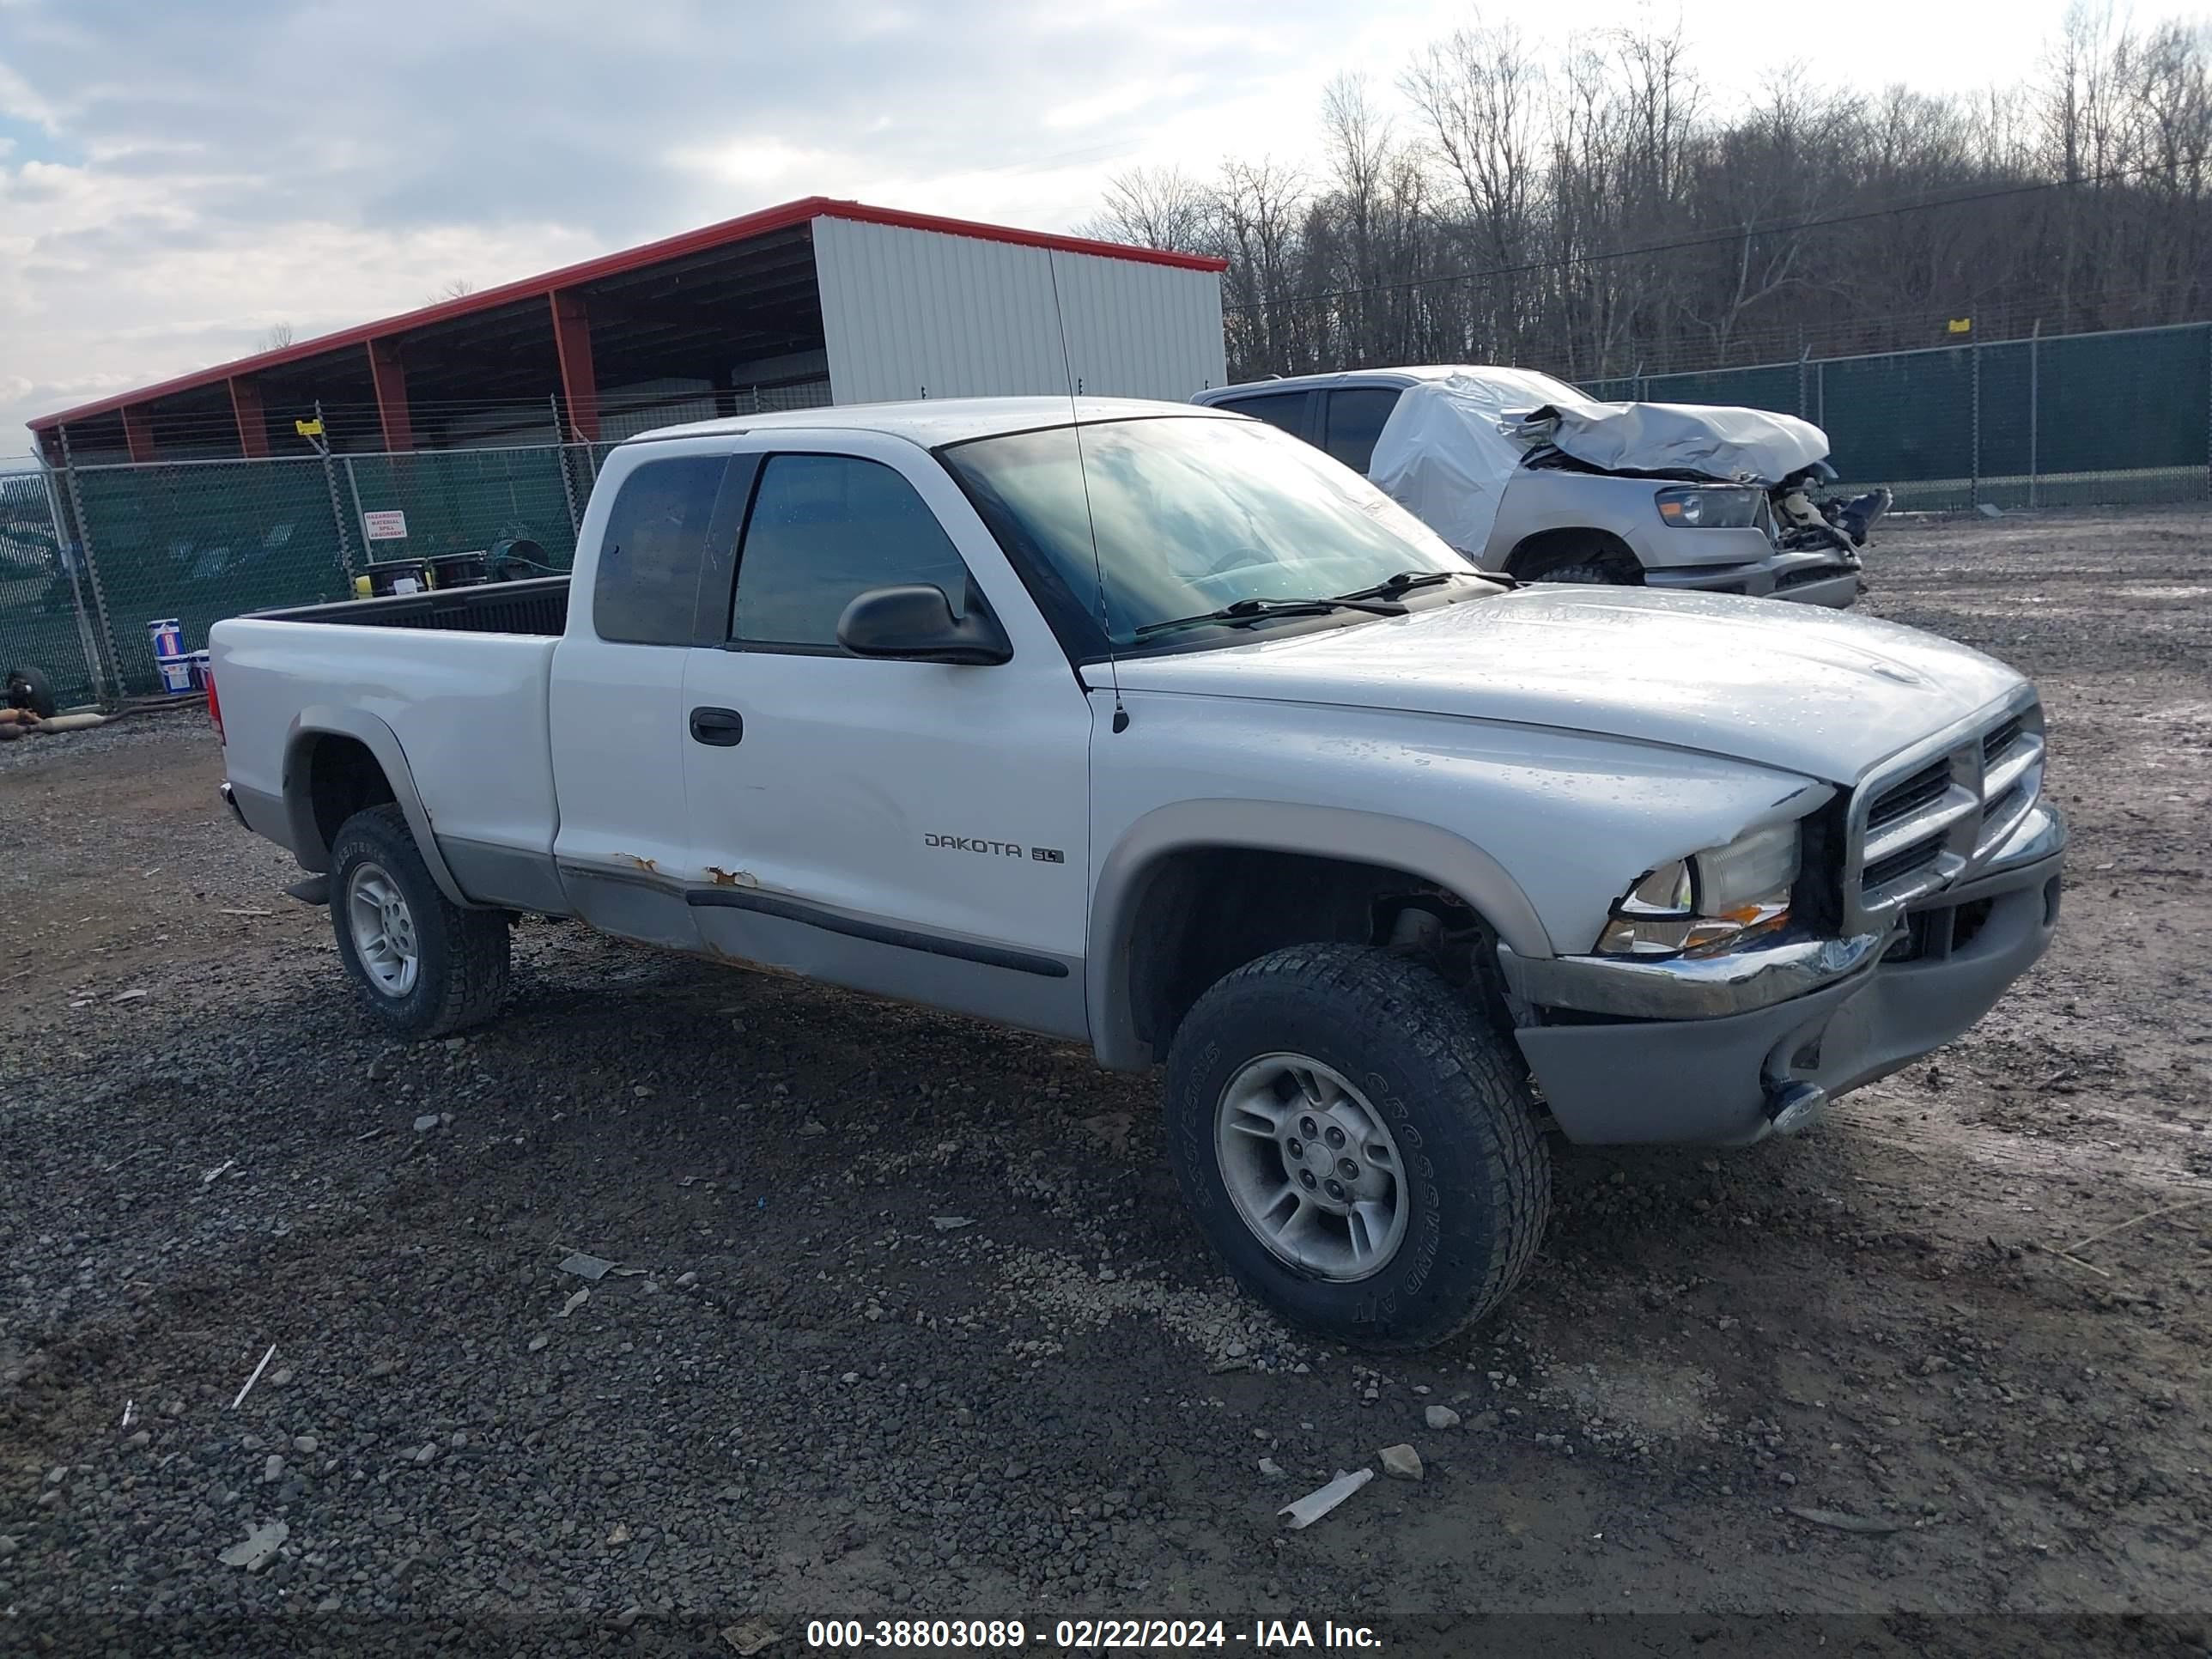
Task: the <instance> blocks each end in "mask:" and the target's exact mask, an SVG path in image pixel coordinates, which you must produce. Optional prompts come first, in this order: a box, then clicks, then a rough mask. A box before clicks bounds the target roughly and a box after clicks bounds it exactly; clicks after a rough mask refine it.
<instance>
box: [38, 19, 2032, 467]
mask: <svg viewBox="0 0 2212 1659" xmlns="http://www.w3.org/2000/svg"><path fill="white" fill-rule="evenodd" d="M2062 4H2063V0H2009V3H1999V0H1854V3H1853V4H1851V5H1850V6H1838V7H1820V8H1815V9H1811V10H1806V9H1796V8H1786V7H1782V6H1778V5H1776V4H1774V3H1772V0H1681V3H1680V8H1679V15H1680V17H1681V19H1682V21H1683V24H1684V26H1685V27H1686V32H1687V33H1688V34H1689V35H1690V37H1691V39H1692V43H1693V44H1694V46H1696V48H1697V67H1698V70H1699V75H1700V76H1701V77H1702V79H1703V80H1704V81H1705V82H1706V84H1707V85H1708V86H1709V87H1710V88H1712V89H1713V91H1714V93H1715V94H1717V95H1720V96H1726V95H1729V94H1730V93H1735V92H1743V91H1748V90H1750V89H1752V88H1755V87H1756V85H1757V84H1758V83H1759V80H1760V79H1761V78H1762V76H1764V75H1765V73H1766V72H1768V71H1770V70H1772V69H1773V68H1775V67H1776V66H1778V65H1779V64H1784V63H1787V62H1790V61H1791V60H1792V59H1799V60H1804V61H1807V62H1808V63H1809V64H1811V65H1812V66H1813V68H1814V71H1815V72H1816V73H1818V74H1820V75H1832V76H1851V75H1854V74H1857V75H1862V76H1864V77H1865V78H1866V79H1867V80H1868V81H1869V82H1874V81H1883V80H1902V81H1905V82H1909V83H1911V84H1913V85H1916V86H1919V87H1923V88H1929V89H1940V88H1956V87H1968V86H1980V85H1984V84H1987V83H1990V82H2007V81H2014V80H2017V79H2020V78H2022V77H2024V76H2027V75H2028V74H2030V73H2032V72H2033V69H2034V67H2035V64H2036V60H2037V55H2038V52H2039V49H2040V46H2041V43H2042V41H2043V40H2044V39H2045V37H2046V36H2047V34H2048V33H2049V32H2050V30H2051V27H2053V26H2055V24H2056V22H2057V17H2058V15H2059V12H2060V10H2061V9H2062ZM1649 7H1650V0H1575V3H1574V4H1572V5H1571V6H1559V7H1552V8H1532V7H1517V8H1513V9H1512V15H1514V16H1515V17H1516V20H1517V21H1519V23H1520V25H1521V27H1522V28H1523V29H1524V31H1526V32H1528V33H1531V34H1532V35H1533V36H1534V39H1535V40H1536V41H1537V43H1538V44H1539V45H1540V46H1548V45H1554V44H1557V43H1558V42H1559V40H1560V39H1561V37H1562V32H1563V31H1564V30H1565V28H1566V27H1574V28H1577V29H1597V28H1602V27H1608V26H1613V25H1618V24H1623V23H1627V22H1631V21H1633V20H1634V19H1635V18H1637V17H1638V15H1641V14H1642V12H1643V11H1644V10H1646V9H1649ZM1493 9H1494V10H1495V11H1496V12H1497V13H1498V15H1505V14H1506V10H1507V9H1506V8H1504V7H1494V8H1493ZM1568 13H1571V14H1572V15H1571V20H1569V19H1565V14H1568ZM1475 15H1476V13H1475V9H1474V8H1473V7H1472V6H1470V5H1468V4H1467V3H1465V0H1457V3H1446V0H1073V3H1069V0H1027V3H1012V0H805V3H803V4H799V3H793V0H719V3H717V0H620V3H605V0H600V3H586V0H0V456H4V455H6V454H9V453H14V452H21V451H25V450H27V449H28V448H29V447H30V446H29V441H28V435H27V434H26V433H25V432H24V431H23V430H22V424H21V423H22V422H24V421H25V420H26V419H27V418H28V417H29V416H33V415H36V414H44V413H49V412H52V411H53V410H58V409H62V408H66V407H68V406H70V405H71V404H77V403H81V402H84V401H86V400H88V399H89V398H95V397H99V396H101V395H104V394H106V393H108V392H114V391H119V390H123V389H125V388H127V387H129V386H134V385H138V384H142V383H143V382H146V381H149V380H156V379H161V378H163V377H166V376H168V375H172V374H180V373H183V372H185V371H186V370H189V369H191V368H198V367H201V366H203V365H205V364H209V363H214V362H223V361H225V360H228V359H229V358H232V357H236V356H242V355H244V354H245V353H246V352H248V351H250V350H251V349H253V345H254V342H255V341H256V339H257V338H258V337H259V336H261V334H262V333H263V332H264V331H265V330H266V329H268V328H269V327H270V325H274V324H276V323H280V322H282V323H288V324H289V325H291V326H292V327H293V328H294V329H295V331H296V332H297V335H298V337H301V338H302V339H304V338H306V337H309V336H310V335H312V334H314V333H318V332H321V331H325V330H328V329H331V328H337V327H339V326H343V325H346V324H349V323H353V322H358V321H362V320H365V319H369V318H373V317H376V316H380V315H383V314H386V313H390V312H393V311H398V310H404V309H407V308H409V307H413V306H416V305H419V304H422V303H423V302H424V301H426V300H427V299H428V298H429V297H431V295H433V294H434V292H435V290H437V289H441V288H442V287H444V286H445V285H446V284H447V283H451V282H453V281H454V280H456V279H461V278H465V279H467V280H469V281H471V282H472V283H476V284H477V286H479V287H489V286H490V285H491V284H493V283H499V282H502V281H507V280H509V279H512V278H514V277H519V276H527V275H529V274H531V273H532V272H534V271H537V270H544V269H546V268H548V267H550V266H554V265H558V264H567V263H569V262H571V261H574V260H576V259H580V258H586V257H589V256H590V255H592V254H595V253H599V252H605V251H608V250H611V249H613V248H618V247H622V246H627V245H629V244H631V243H634V242H638V241H642V240H648V239H650V238H653V237H655V236H661V235H665V234H671V233H672V232H675V231H678V230H683V229H685V228H690V227H692V226H695V225H699V224H704V223H708V222H713V221H714V220H717V219H723V218H727V217H730V216H733V215H736V214H738V213H743V212H745V211H748V210H751V209H754V208H758V207H763V206H767V205H769V204H773V203H776V202H781V201H787V200H789V199H790V198H792V197H798V196H806V195H812V194H824V195H835V196H852V197H860V198H861V199H863V200H867V201H873V202H878V203H883V204H888V205H893V206H899V207H908V208H915V209H921V210H928V211H934V212H939V213H950V214H957V215H962V216H970V217H976V218H987V219H999V220H1003V221H1006V222H1011V223H1015V224H1021V225H1028V226H1033V227H1036V228H1042V229H1059V228H1066V227H1068V226H1070V225H1072V224H1073V223H1075V222H1079V221H1080V220H1082V219H1084V218H1085V217H1086V216H1089V215H1090V214H1091V212H1092V211H1093V210H1094V209H1095V207H1096V205H1097V199H1098V195H1099V191H1100V187H1101V185H1102V184H1103V180H1104V179H1106V178H1107V176H1108V175H1109V174H1111V173H1115V172H1116V171H1119V170H1121V169H1122V168H1124V167H1130V166H1132V165H1137V164H1152V165H1157V164H1161V163H1167V162H1176V163H1180V164H1182V165H1183V166H1185V167H1190V168H1192V169H1193V170H1195V171H1210V170H1211V168H1212V164H1213V162H1214V161H1216V160H1218V158H1219V157H1220V156H1221V155H1224V154H1226V153H1230V152H1232V151H1233V152H1236V153H1238V154H1243V155H1260V154H1273V155H1277V156H1279V157H1283V158H1285V159H1296V158H1298V157H1299V156H1301V155H1303V154H1304V153H1305V152H1306V151H1307V150H1308V149H1309V146H1310V137H1311V134H1312V131H1313V127H1314V118H1315V112H1316V108H1317V106H1318V104H1319V100H1320V97H1321V94H1322V88H1323V87H1324V86H1325V85H1326V84H1327V83H1328V81H1329V80H1330V78H1331V77H1332V76H1334V75H1336V74H1337V73H1338V72H1339V71H1340V70H1346V69H1352V70H1364V71H1365V72H1367V73H1368V74H1370V76H1372V77H1373V78H1374V80H1375V82H1376V86H1377V88H1378V90H1379V91H1381V92H1383V93H1384V94H1389V88H1390V85H1391V82H1393V81H1394V80H1395V77H1396V76H1397V74H1398V72H1399V70H1401V68H1402V66H1403V64H1404V63H1405V61H1406V59H1407V56H1408V54H1409V53H1410V52H1411V51H1412V50H1413V48H1414V47H1415V46H1419V44H1421V43H1423V42H1425V41H1427V40H1432V39H1435V38H1437V37H1438V36H1441V35H1443V34H1445V33H1449V31H1450V30H1452V29H1453V28H1455V27H1461V26H1462V25H1463V24H1465V23H1468V22H1469V21H1474V18H1475ZM1659 15H1661V16H1662V18H1665V19H1671V18H1673V17H1674V15H1677V10H1676V9H1675V8H1674V6H1673V5H1671V4H1668V5H1664V6H1662V8H1661V9H1660V12H1659ZM1784 17H1790V18H1794V19H1795V20H1796V21H1792V22H1790V23H1787V24H1784V23H1782V22H1781V21H1779V20H1780V19H1782V18H1784ZM1815 24H1817V25H1819V26H1820V29H1821V30H1823V31H1824V32H1822V33H1809V32H1808V31H1810V30H1812V29H1813V27H1814V25H1815Z"/></svg>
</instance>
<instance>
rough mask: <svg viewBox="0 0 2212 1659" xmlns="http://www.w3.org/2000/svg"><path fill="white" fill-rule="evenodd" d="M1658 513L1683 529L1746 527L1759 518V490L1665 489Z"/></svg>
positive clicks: (1659, 498) (1669, 522)
mask: <svg viewBox="0 0 2212 1659" xmlns="http://www.w3.org/2000/svg"><path fill="white" fill-rule="evenodd" d="M1657 500H1658V502H1659V516H1660V517H1661V518H1662V519H1663V520H1666V521H1667V522H1668V524H1671V525H1674V526H1677V527H1679V528H1680V529H1683V530H1743V529H1747V528H1748V527H1749V526H1750V525H1751V524H1752V522H1753V520H1755V519H1757V518H1758V517H1759V492H1758V491H1757V490H1756V489H1662V490H1661V491H1660V492H1659V495H1658V496H1657Z"/></svg>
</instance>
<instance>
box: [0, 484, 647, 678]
mask: <svg viewBox="0 0 2212 1659" xmlns="http://www.w3.org/2000/svg"><path fill="white" fill-rule="evenodd" d="M612 447H613V446H612V445H611V444H605V443H601V444H568V445H561V446H557V447H556V446H550V445H549V446H545V447H538V448H526V449H459V450H423V451H416V452H412V453H405V454H396V455H383V454H378V455H311V456H298V457H283V458H279V459H264V460H235V461H178V462H170V463H161V462H155V463H152V464H148V465H135V466H134V465H99V466H70V467H65V468H62V469H59V470H57V471H55V472H53V473H52V475H51V477H50V480H38V479H36V478H35V477H34V480H33V481H34V482H38V483H41V484H42V485H43V484H44V483H47V482H52V483H53V484H54V485H55V486H56V487H57V489H58V490H59V492H60V495H59V507H58V515H59V517H60V518H61V519H62V520H63V521H64V522H65V523H66V524H69V525H70V526H76V525H81V526H82V529H83V534H82V540H83V541H84V542H85V543H87V544H88V546H89V551H88V557H87V559H86V561H85V566H86V570H87V572H88V580H86V581H85V582H84V583H83V584H82V585H83V586H85V587H86V588H88V590H89V591H88V592H85V594H84V596H83V597H84V608H83V614H84V617H85V627H86V629H87V631H88V632H89V633H91V634H92V635H94V637H95V638H96V639H97V641H98V650H99V652H100V653H102V654H104V658H105V666H106V670H107V676H108V678H109V680H110V681H111V683H112V684H114V685H115V686H117V687H118V688H119V690H120V692H121V694H122V695H124V696H149V695H153V694H155V693H157V692H159V691H161V690H162V686H161V677H160V672H159V671H158V669H157V668H156V667H155V660H154V653H153V645H152V641H151V639H150V636H149V632H148V624H149V623H154V622H157V621H165V620H174V621H176V622H178V623H180V624H181V625H182V628H183V632H184V646H185V649H186V650H187V651H197V650H200V649H203V648H204V647H205V646H206V643H207V633H208V629H210V627H212V626H213V625H214V624H215V623H217V622H219V621H221V620H222V618H223V617H235V616H238V615H240V614H241V613H242V612H246V611H259V610H267V609H270V608H273V607H276V606H280V605H304V604H307V603H309V602H311V601H313V600H317V599H343V598H345V597H346V596H347V595H348V594H349V592H351V591H352V589H353V584H354V580H355V579H356V577H359V576H362V575H365V574H368V572H369V570H370V567H371V566H372V565H374V564H378V563H383V562H389V561H392V560H400V559H430V558H436V557H439V556H442V555H446V554H454V553H489V551H490V550H492V549H494V548H495V547H496V546H497V545H498V544H500V543H501V542H503V541H526V542H533V543H535V544H537V545H538V548H540V549H542V550H543V552H542V555H537V554H533V555H531V557H532V559H533V560H535V559H538V558H540V557H541V556H542V559H543V562H544V563H545V564H547V565H549V566H550V567H551V568H554V569H556V570H565V569H567V568H568V565H569V562H570V561H571V560H572V559H573V558H574V554H575V546H576V528H577V526H578V525H579V524H580V522H581V520H582V518H583V512H584V507H585V504H586V501H589V499H590V497H591V491H592V481H593V479H594V478H595V477H597V476H598V471H599V464H600V462H601V461H602V460H603V459H605V455H606V453H607V452H608V451H609V450H610V449H611V448H612ZM52 591H54V592H60V590H58V589H56V590H52ZM4 614H6V613H4V612H0V615H4ZM69 614H70V613H69V611H68V608H67V606H66V605H64V611H63V615H64V617H67V616H68V615H69ZM8 637H9V636H8V635H7V634H6V633H4V632H0V641H5V640H6V639H7V638H8Z"/></svg>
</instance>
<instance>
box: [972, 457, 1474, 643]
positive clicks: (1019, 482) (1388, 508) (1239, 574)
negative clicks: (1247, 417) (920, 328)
mask: <svg viewBox="0 0 2212 1659" xmlns="http://www.w3.org/2000/svg"><path fill="white" fill-rule="evenodd" d="M1082 434H1083V449H1082V465H1080V466H1079V465H1078V464H1077V458H1076V441H1075V437H1076V429H1075V428H1073V427H1065V426H1063V427H1055V428H1050V429H1048V430H1046V431H1042V432H1018V433H1012V434H1009V435H1006V436H1005V437H1000V438H981V439H977V440H975V441H971V442H969V443H963V444H958V445H955V446H953V447H951V448H949V449H947V450H945V452H944V459H945V465H948V466H950V467H951V469H952V471H954V473H955V474H957V476H958V477H959V478H960V479H961V481H962V482H963V483H964V484H966V485H967V486H968V489H969V493H970V494H971V495H973V496H974V497H975V499H976V500H977V501H978V504H979V505H980V506H981V507H982V508H983V509H984V512H985V515H986V516H987V517H988V518H990V519H992V520H994V524H993V528H994V530H997V531H998V532H1000V535H1001V536H1002V537H1004V536H1006V534H1007V533H1008V532H1012V537H1013V538H1015V539H1016V540H1018V542H1019V543H1020V544H1021V547H1022V551H1023V553H1024V554H1025V555H1026V556H1030V557H1031V558H1034V559H1037V560H1040V561H1042V562H1043V563H1045V564H1046V565H1048V567H1049V568H1050V571H1051V574H1053V575H1054V576H1055V577H1056V578H1057V579H1058V580H1059V581H1060V583H1061V584H1063V585H1064V586H1066V589H1067V591H1068V592H1069V594H1070V595H1071V596H1072V598H1073V600H1074V602H1075V604H1076V605H1077V606H1078V607H1079V608H1080V609H1081V610H1083V611H1085V612H1087V613H1088V615H1089V616H1090V617H1091V619H1092V621H1093V622H1094V623H1096V622H1097V619H1098V617H1099V612H1100V605H1099V602H1098V601H1099V593H1098V578H1099V573H1100V572H1102V571H1103V574H1104V576H1105V583H1106V592H1105V605H1104V615H1105V621H1106V623H1107V624H1108V635H1109V638H1110V639H1111V640H1112V641H1113V643H1114V644H1115V646H1116V647H1123V646H1128V645H1133V644H1134V643H1135V642H1136V641H1137V639H1138V637H1139V632H1140V630H1142V629H1145V628H1146V627H1147V626H1148V625H1152V624H1156V623H1163V622H1169V621H1172V620H1175V619H1176V618H1179V617H1191V616H1196V615H1200V614H1203V613H1205V612H1207V611H1218V610H1220V609H1222V608H1223V607H1225V606H1227V605H1234V604H1236V603H1237V602H1238V601H1240V600H1252V599H1315V598H1322V597H1327V596H1329V595H1334V594H1339V593H1347V592H1354V591H1356V590H1358V589H1362V588H1367V587H1372V586H1375V585H1376V584H1377V583H1381V582H1385V581H1388V580H1389V579H1390V578H1391V577H1393V576H1395V575H1398V574H1401V573H1405V572H1420V571H1431V570H1449V571H1460V572H1468V571H1471V570H1472V569H1473V567H1472V566H1470V565H1469V564H1468V562H1467V561H1466V560H1465V559H1463V558H1462V557H1461V556H1459V555H1458V554H1456V553H1455V552H1453V551H1452V550H1451V549H1450V548H1449V547H1448V546H1446V545H1445V544H1444V543H1443V541H1442V540H1440V539H1439V538H1437V535H1436V534H1435V532H1432V531H1431V530H1430V529H1429V528H1428V527H1427V526H1425V525H1423V524H1422V523H1421V521H1420V520H1418V519H1416V518H1414V517H1413V514H1411V513H1407V511H1406V510H1405V509H1404V508H1403V507H1400V506H1399V505H1398V504H1397V503H1396V502H1395V501H1392V500H1391V499H1390V498H1389V496H1387V495H1384V494H1383V492H1382V491H1381V490H1379V489H1376V488H1375V487H1374V486H1373V485H1372V484H1370V483H1368V482H1367V481H1366V480H1365V479H1364V478H1362V477H1359V475H1358V474H1357V473H1355V472H1353V471H1351V470H1350V469H1349V468H1347V467H1344V466H1340V465H1338V464H1337V463H1336V462H1334V461H1333V460H1331V459H1328V456H1326V455H1324V454H1323V453H1322V452H1321V451H1319V450H1317V449H1315V448H1313V447H1310V446H1309V445H1307V444H1304V443H1303V442H1301V441H1299V440H1297V439H1296V438H1293V437H1291V436H1289V435H1286V434H1285V433H1281V432H1279V431H1277V430H1276V429H1275V428H1273V427H1270V426H1264V425H1261V423H1260V422H1256V421H1228V420H1223V419H1221V418H1220V417H1218V416H1192V417H1189V418H1187V419H1177V418H1176V417H1174V416H1166V417H1163V418H1152V419H1146V420H1134V421H1113V422H1105V423H1103V424H1100V425H1086V426H1085V427H1084V428H1082ZM1086 481H1087V483H1088V484H1089V487H1090V489H1089V495H1090V500H1089V503H1088V511H1087V512H1086V510H1085V499H1084V497H1085V483H1086ZM1093 522H1095V523H1096V524H1097V532H1098V549H1097V560H1096V562H1094V561H1093V559H1092V556H1091V525H1092V524H1093ZM1010 551H1011V549H1010ZM1455 586H1456V585H1455ZM1464 586H1467V587H1468V590H1469V591H1471V592H1482V591H1484V590H1483V589H1481V588H1480V587H1479V586H1476V585H1475V584H1473V583H1468V584H1465V585H1464Z"/></svg>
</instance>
